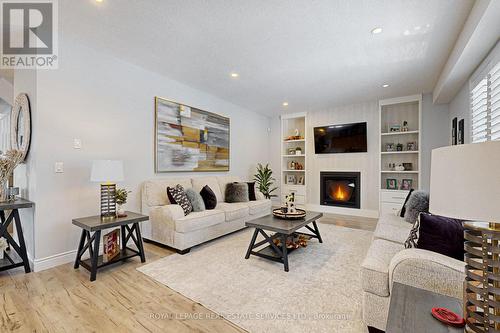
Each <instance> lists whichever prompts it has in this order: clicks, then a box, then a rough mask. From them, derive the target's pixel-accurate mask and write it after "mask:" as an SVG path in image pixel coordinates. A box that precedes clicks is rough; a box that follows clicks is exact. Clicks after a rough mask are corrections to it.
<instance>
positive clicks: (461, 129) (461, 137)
mask: <svg viewBox="0 0 500 333" xmlns="http://www.w3.org/2000/svg"><path fill="white" fill-rule="evenodd" d="M464 125H465V120H463V119H462V120H460V121H459V122H458V144H459V145H463V144H464V143H465V140H464Z"/></svg>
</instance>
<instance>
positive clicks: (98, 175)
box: [90, 160, 124, 182]
mask: <svg viewBox="0 0 500 333" xmlns="http://www.w3.org/2000/svg"><path fill="white" fill-rule="evenodd" d="M123 179H124V176H123V161H118V160H96V161H93V162H92V172H91V174H90V181H92V182H121V181H123Z"/></svg>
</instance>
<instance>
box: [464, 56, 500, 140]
mask: <svg viewBox="0 0 500 333" xmlns="http://www.w3.org/2000/svg"><path fill="white" fill-rule="evenodd" d="M470 95H471V98H470V100H471V113H472V119H471V129H472V133H471V134H472V142H483V141H490V140H500V62H499V63H497V64H496V65H495V66H494V67H493V68H492V69H491V70H490V71H489V72H487V73H486V75H485V77H484V78H483V79H482V80H480V81H479V82H478V83H476V85H475V86H474V87H473V88H472V90H471V94H470Z"/></svg>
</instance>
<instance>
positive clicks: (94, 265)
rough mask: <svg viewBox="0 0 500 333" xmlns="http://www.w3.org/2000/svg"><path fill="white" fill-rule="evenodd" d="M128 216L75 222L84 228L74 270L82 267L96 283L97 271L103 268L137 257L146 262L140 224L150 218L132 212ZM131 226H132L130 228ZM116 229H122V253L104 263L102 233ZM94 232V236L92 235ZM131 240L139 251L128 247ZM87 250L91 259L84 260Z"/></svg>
mask: <svg viewBox="0 0 500 333" xmlns="http://www.w3.org/2000/svg"><path fill="white" fill-rule="evenodd" d="M126 214H127V216H126V217H116V218H102V217H101V216H89V217H82V218H78V219H74V220H73V224H74V225H76V226H78V227H80V228H82V234H81V237H80V244H79V245H78V250H77V252H76V260H75V266H74V268H75V269H77V268H78V267H80V265H82V266H83V267H85V268H86V269H87V270H88V271H90V281H95V279H96V277H97V270H98V269H99V268H101V267H104V266H107V265H111V264H114V263H116V262H119V261H124V260H127V259H130V258H132V257H135V256H139V257H140V258H141V262H146V257H145V255H144V245H143V243H142V236H141V229H140V227H139V223H140V222H143V221H147V220H148V219H149V217H148V216H146V215H141V214H137V213H132V212H126ZM130 225H132V226H131V227H130ZM115 227H120V228H121V240H120V244H121V250H120V253H119V254H118V255H117V256H116V257H115V258H113V259H111V260H110V261H108V262H103V256H102V255H101V256H100V255H99V243H100V241H101V231H102V230H105V229H110V228H115ZM92 232H93V234H92V235H91V233H92ZM129 239H132V240H133V242H134V243H135V246H136V247H137V250H135V249H132V248H130V247H128V246H127V242H128V241H129ZM87 250H88V251H89V254H90V258H89V259H87V260H82V256H83V254H84V253H85V252H86V251H87Z"/></svg>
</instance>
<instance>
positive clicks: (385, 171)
mask: <svg viewBox="0 0 500 333" xmlns="http://www.w3.org/2000/svg"><path fill="white" fill-rule="evenodd" d="M380 172H381V173H419V172H420V171H418V170H402V171H397V170H381V171H380Z"/></svg>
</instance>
